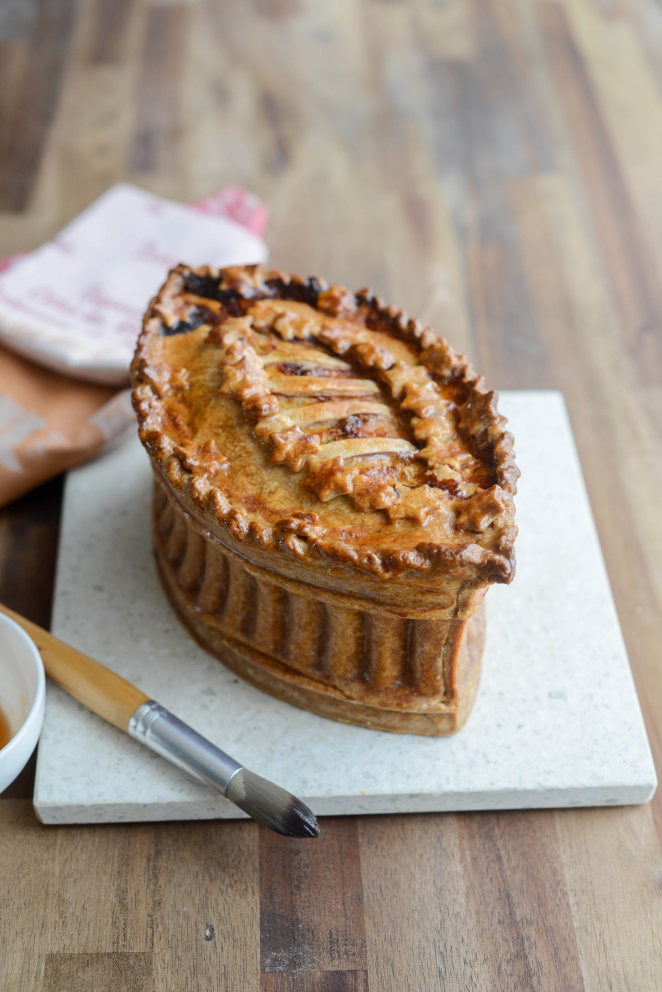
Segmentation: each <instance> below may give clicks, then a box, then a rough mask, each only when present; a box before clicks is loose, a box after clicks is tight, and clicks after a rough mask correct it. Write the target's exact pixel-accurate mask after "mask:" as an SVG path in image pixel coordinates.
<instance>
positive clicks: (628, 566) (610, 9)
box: [0, 0, 662, 992]
mask: <svg viewBox="0 0 662 992" xmlns="http://www.w3.org/2000/svg"><path fill="white" fill-rule="evenodd" d="M0 115H1V119H2V129H1V131H0V254H2V253H5V254H9V253H12V252H16V251H21V250H28V249H30V248H33V247H35V246H36V245H38V244H39V243H40V242H41V241H43V240H44V239H45V238H47V237H49V236H50V235H52V234H53V233H54V232H55V231H57V230H58V229H59V228H60V227H61V226H62V225H63V224H64V223H65V222H66V221H68V220H69V219H71V218H72V217H74V216H75V215H76V214H77V213H78V212H79V211H80V210H81V209H83V208H84V207H86V206H87V205H88V204H89V203H90V202H91V201H92V200H93V199H94V198H95V197H97V196H98V195H99V194H100V193H102V192H103V191H104V190H105V189H106V188H107V186H108V185H109V184H110V183H112V182H115V181H117V180H129V181H132V182H136V183H138V184H140V185H142V186H144V187H146V188H148V189H151V190H154V191H156V192H159V193H162V194H164V195H168V196H171V197H173V198H175V199H178V200H182V201H184V200H188V199H193V198H195V197H199V196H202V195H204V194H206V193H209V192H211V191H212V190H214V189H216V188H218V187H220V186H222V185H223V184H229V183H241V184H243V185H245V186H247V187H248V188H250V189H253V190H254V191H255V192H256V193H258V194H259V195H260V196H262V197H263V198H264V199H265V200H266V201H267V203H268V204H269V207H270V210H271V222H270V227H269V233H268V239H269V243H270V246H271V249H272V260H273V262H274V263H275V264H276V265H278V266H280V267H282V268H284V269H292V270H294V271H301V272H303V273H313V272H316V273H317V272H319V273H320V274H323V275H325V276H326V277H327V278H328V279H330V280H333V281H341V282H347V283H348V284H349V285H350V286H353V287H356V288H358V287H359V286H362V285H365V284H370V285H372V286H373V288H374V289H376V290H377V291H379V292H380V293H382V294H383V295H384V296H386V297H387V298H388V299H389V300H390V301H392V302H394V303H397V304H398V305H401V306H404V307H406V308H407V309H408V310H409V311H410V312H411V313H412V314H413V315H415V316H417V317H420V318H422V319H423V320H425V321H428V322H430V323H431V324H433V326H435V327H437V328H438V329H440V330H441V331H443V333H444V334H445V335H446V336H447V337H448V338H449V339H450V340H451V342H452V343H453V344H454V345H455V346H456V347H457V348H459V349H460V350H463V351H466V352H468V353H469V355H470V356H471V358H472V360H473V361H474V363H475V364H476V366H477V367H478V368H479V369H480V370H481V371H482V372H484V374H485V375H486V376H487V378H488V381H489V382H490V384H492V385H494V386H496V387H501V388H532V387H554V388H558V389H562V390H563V392H564V393H565V396H566V398H567V401H568V405H569V409H570V413H571V418H572V423H573V427H574V430H575V434H576V438H577V442H578V446H579V451H580V455H581V459H582V465H583V468H584V472H585V475H586V479H587V484H588V489H589V494H590V497H591V502H592V506H593V511H594V514H595V518H596V522H597V526H598V530H599V533H600V538H601V541H602V546H603V550H604V554H605V558H606V562H607V567H608V571H609V575H610V579H611V583H612V587H613V590H614V595H615V599H616V605H617V609H618V613H619V616H620V620H621V623H622V626H623V631H624V635H625V639H626V642H627V647H628V651H629V654H630V658H631V661H632V666H633V669H634V673H635V679H636V682H637V687H638V690H639V694H640V698H641V701H642V706H643V709H644V714H645V718H646V723H647V727H648V731H649V734H650V737H651V741H652V745H653V748H654V751H655V755H656V759H657V760H658V763H659V759H660V757H661V756H662V664H661V646H660V644H661V640H662V513H660V505H661V496H660V493H661V492H662V278H661V271H662V7H661V6H660V4H659V2H657V0H559V2H548V0H409V2H405V0H400V2H397V0H356V2H351V0H337V2H335V3H331V2H324V0H321V2H317V3H315V2H312V0H309V2H304V0H250V2H248V0H247V2H246V3H242V4H238V3H231V2H230V0H181V2H176V0H158V2H157V0H153V2H146V0H78V2H74V0H27V2H21V0H12V2H11V3H7V4H5V5H4V6H3V8H2V12H0ZM550 485H552V486H562V485H563V480H562V479H560V478H558V477H557V476H556V474H555V472H554V466H553V465H551V466H550ZM60 501H61V482H60V481H59V480H58V481H54V482H52V483H50V484H48V485H46V486H44V487H42V489H40V490H38V491H37V492H35V493H32V494H30V495H29V496H27V497H26V498H25V499H23V500H22V501H20V502H18V503H16V504H14V505H13V506H11V507H8V508H7V509H6V510H5V511H3V512H2V514H0V600H2V601H4V602H6V603H7V604H8V605H9V606H11V607H13V608H15V609H17V610H19V611H20V612H22V613H24V614H25V615H26V616H28V617H29V618H31V619H32V620H34V621H35V622H37V623H39V624H42V625H48V621H49V612H50V602H51V594H52V583H53V574H54V565H55V557H56V547H57V528H58V519H59V509H60ZM545 525H546V526H554V522H553V521H546V522H545ZM614 746H615V747H617V746H618V727H614ZM32 775H33V770H32V769H31V768H28V769H27V771H26V772H25V773H24V774H23V775H22V776H21V777H20V779H19V780H18V781H17V782H16V783H15V784H14V785H13V786H12V787H11V788H10V790H8V792H7V793H6V794H5V797H4V799H3V802H1V803H0V838H1V839H2V843H0V877H1V878H2V880H3V895H2V899H1V900H0V989H1V990H2V992H33V990H34V992H39V990H43V992H56V990H58V992H59V990H65V989H66V990H68V992H76V990H78V989H85V990H86V992H87V990H95V992H106V990H108V992H110V990H113V992H114V990H117V989H126V990H133V992H143V990H144V992H162V990H164V989H177V990H182V992H185V990H192V992H193V990H209V989H222V990H224V992H245V990H249V989H256V990H262V992H366V990H368V989H370V990H372V992H404V990H416V992H432V990H437V989H443V990H458V992H465V990H481V992H483V990H485V992H488V990H489V992H510V990H516V992H519V990H529V989H531V990H536V992H538V990H539V992H556V990H559V992H579V990H585V992H606V990H614V992H630V990H631V992H659V990H660V989H662V949H661V943H660V934H661V933H662V908H661V905H660V903H661V899H660V891H661V889H660V879H661V878H662V858H661V853H660V845H661V842H662V795H660V793H658V795H657V796H656V797H655V798H654V800H653V801H652V802H651V803H650V804H649V805H646V806H641V807H631V808H622V809H613V808H611V809H601V810H564V811H558V812H554V811H535V812H517V813H478V814H458V815H449V814H443V815H442V814H439V815H437V814H434V815H433V814H430V815H425V816H422V815H417V816H388V817H364V818H355V819H327V820H324V821H323V833H322V838H321V839H320V840H319V842H310V841H292V840H286V839H283V838H280V837H277V836H275V835H272V834H270V833H268V832H266V831H264V830H262V829H260V828H258V827H257V826H256V825H255V824H252V823H243V822H236V823H234V822H220V823H213V822H205V823H181V824H172V823H170V824H141V825H132V826H94V827H59V828H54V827H43V826H41V825H40V824H39V823H38V822H37V821H36V820H35V817H34V815H33V812H32V808H31V804H30V802H29V796H30V789H31V782H32Z"/></svg>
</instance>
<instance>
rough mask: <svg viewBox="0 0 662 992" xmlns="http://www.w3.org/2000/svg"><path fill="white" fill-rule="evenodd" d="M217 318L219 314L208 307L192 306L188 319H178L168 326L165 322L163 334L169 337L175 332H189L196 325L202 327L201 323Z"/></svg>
mask: <svg viewBox="0 0 662 992" xmlns="http://www.w3.org/2000/svg"><path fill="white" fill-rule="evenodd" d="M217 319H218V317H217V314H215V313H214V311H213V310H209V309H208V308H207V307H201V306H197V307H191V309H190V310H189V312H188V316H187V318H186V320H178V321H177V323H176V324H173V325H172V327H167V326H166V324H163V325H162V327H161V334H162V335H163V337H168V338H170V337H173V335H175V334H187V333H188V332H189V331H194V330H195V329H196V327H200V325H201V324H209V323H214V322H215V321H216V320H217Z"/></svg>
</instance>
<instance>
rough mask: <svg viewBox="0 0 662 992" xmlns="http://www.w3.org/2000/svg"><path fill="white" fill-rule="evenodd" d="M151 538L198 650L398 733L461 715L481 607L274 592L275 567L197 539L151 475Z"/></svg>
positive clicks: (452, 723)
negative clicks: (371, 604) (257, 567)
mask: <svg viewBox="0 0 662 992" xmlns="http://www.w3.org/2000/svg"><path fill="white" fill-rule="evenodd" d="M154 538H155V548H156V553H157V559H158V564H159V570H160V574H161V578H162V581H163V583H164V585H165V588H166V591H167V593H168V596H169V598H170V599H171V601H172V603H173V605H174V606H175V608H176V609H177V612H178V613H179V615H180V616H181V618H182V619H183V620H184V622H185V623H186V624H187V625H188V626H189V628H190V629H191V630H192V632H193V633H194V634H195V636H196V637H197V639H198V640H199V641H200V642H201V643H202V644H203V646H205V647H206V648H208V649H210V650H211V651H212V652H213V653H215V654H217V655H218V656H219V657H221V659H222V660H223V661H225V662H226V663H227V664H229V665H230V667H231V668H233V669H235V670H236V671H238V672H239V673H240V674H241V675H243V676H246V677H248V678H249V679H251V680H252V681H254V682H257V683H258V684H260V685H261V687H262V688H266V689H267V690H268V691H270V692H272V693H274V694H276V695H281V696H282V697H283V698H287V699H288V700H289V701H291V702H295V703H297V702H299V704H300V705H304V706H305V707H306V708H309V709H313V710H315V711H316V712H322V713H323V715H326V716H331V717H333V718H335V719H340V720H345V721H348V722H357V723H361V724H364V725H365V724H367V725H368V726H374V727H384V728H385V729H389V730H396V731H401V732H415V733H429V734H439V733H451V732H453V731H455V730H457V729H458V728H459V725H460V723H461V721H462V720H463V718H464V716H465V715H466V713H468V710H469V708H470V701H471V700H472V699H473V694H474V692H475V687H476V684H477V680H478V674H479V670H480V651H479V650H474V651H473V652H471V651H470V650H469V649H468V641H469V635H470V633H471V630H472V628H473V630H474V640H476V632H478V635H479V634H480V629H481V625H482V613H479V614H478V616H477V618H474V619H473V620H472V619H470V620H466V619H449V620H426V619H414V618H408V617H401V616H389V615H386V614H383V613H373V612H368V611H366V610H365V609H363V608H360V607H359V606H356V607H353V606H351V605H349V604H350V602H351V601H349V600H347V601H346V602H347V604H348V605H340V604H339V603H338V602H337V601H332V600H333V598H332V597H330V598H329V599H328V600H325V599H323V598H320V590H319V589H311V588H310V587H306V586H304V585H303V584H302V585H301V589H300V591H293V590H292V588H290V589H285V588H283V587H282V586H281V585H280V584H279V582H278V578H279V577H278V576H277V575H274V577H273V579H274V581H270V580H269V579H268V578H266V577H265V576H264V574H252V570H249V568H250V565H249V566H248V567H247V564H248V563H246V562H245V561H244V560H242V559H241V558H240V557H239V556H238V555H236V554H234V553H233V552H232V551H231V550H230V549H229V548H226V547H224V546H223V545H222V544H221V542H220V541H218V540H215V539H210V537H209V536H208V535H207V536H206V537H205V536H203V535H202V534H201V533H200V530H199V528H198V525H197V524H196V522H195V521H194V520H193V518H192V517H191V516H190V515H189V514H188V513H187V512H186V511H185V510H184V509H183V508H182V506H181V505H180V504H178V503H177V502H176V501H175V500H174V499H173V497H172V496H171V495H170V494H169V493H168V492H167V491H166V489H165V488H164V486H163V485H161V484H160V483H159V482H158V481H157V482H156V484H155V490H154ZM306 590H307V592H306ZM321 595H322V596H323V592H322V593H321ZM478 640H480V636H478ZM258 669H261V670H262V672H261V673H260V671H258ZM265 676H268V682H269V684H264V679H265ZM465 683H466V684H467V685H468V686H469V691H468V692H467V691H465V692H464V693H463V698H462V700H459V688H460V687H461V686H462V685H464V684H465ZM297 693H298V694H299V695H301V694H302V693H303V696H304V697H305V698H304V699H303V701H302V702H300V701H299V700H298V699H297ZM311 697H312V698H311ZM440 728H441V729H440Z"/></svg>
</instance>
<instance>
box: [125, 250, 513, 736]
mask: <svg viewBox="0 0 662 992" xmlns="http://www.w3.org/2000/svg"><path fill="white" fill-rule="evenodd" d="M132 377H133V386H134V388H133V401H134V406H135V408H136V411H137V414H138V420H139V433H140V438H141V440H142V443H143V444H144V446H145V447H146V449H147V451H148V452H149V454H150V456H151V463H152V468H153V472H154V480H155V485H154V543H155V549H156V556H157V562H158V567H159V571H160V575H161V579H162V581H163V585H164V587H165V591H166V593H167V595H168V597H169V599H170V602H171V604H172V606H173V608H174V609H175V611H176V612H177V614H178V615H179V617H180V618H181V620H182V621H183V622H184V624H185V625H186V626H187V627H188V629H189V630H190V632H191V633H192V634H193V636H194V637H195V638H196V639H197V640H198V641H199V642H200V643H201V644H202V645H203V646H204V647H205V648H207V649H208V650H209V651H211V652H212V653H213V654H215V655H217V656H218V657H219V658H220V659H221V660H222V661H223V662H224V663H225V664H226V665H227V666H229V667H230V668H231V669H233V670H234V671H235V672H237V673H238V674H239V675H241V676H243V677H244V678H246V679H248V680H250V681H251V682H253V683H254V684H255V685H257V686H259V687H260V688H261V689H264V690H266V691H267V692H270V693H272V694H274V695H276V696H279V697H280V698H282V699H286V700H288V701H289V702H291V703H295V704H296V705H298V706H302V707H304V708H306V709H309V710H312V711H314V712H315V713H318V714H321V715H323V716H326V717H331V718H334V719H336V720H343V721H346V722H349V723H356V724H361V725H363V726H367V727H373V728H379V729H382V730H389V731H398V732H403V733H416V734H432V735H442V734H449V733H453V732H454V731H456V730H458V729H459V727H461V726H462V724H463V722H464V721H465V720H466V718H467V716H468V714H469V712H470V709H471V706H472V703H473V700H474V697H475V694H476V689H477V685H478V678H479V673H480V666H481V657H482V651H483V637H484V618H483V610H482V607H481V603H482V600H483V597H484V594H485V592H486V590H487V588H488V586H489V585H491V584H492V583H494V582H501V583H507V582H510V581H511V579H512V578H513V575H514V570H515V556H514V549H513V545H514V541H515V536H516V533H517V530H516V527H515V524H514V505H513V497H514V494H515V491H516V482H517V477H518V475H519V472H518V470H517V467H516V465H515V462H514V456H513V438H512V435H511V434H510V433H508V432H507V431H506V430H505V424H506V421H505V419H504V418H503V417H502V416H500V415H499V413H498V411H497V407H496V396H495V393H494V392H492V391H488V390H487V389H486V388H485V385H484V382H483V379H482V378H478V377H477V376H476V375H475V373H474V372H473V370H472V369H471V366H470V365H469V363H468V362H467V360H466V359H465V358H464V357H462V356H461V355H459V354H457V353H456V352H455V351H454V350H453V349H452V348H451V347H450V346H449V345H448V344H447V342H446V341H444V340H443V339H442V338H440V337H439V336H438V335H437V334H436V333H434V332H433V331H432V330H430V329H429V328H426V327H424V326H423V325H422V324H421V323H419V322H418V321H416V320H410V319H409V318H408V317H407V315H406V314H404V313H403V312H402V311H401V310H398V309H396V308H395V307H392V306H386V305H385V304H384V302H383V301H382V300H381V299H379V298H377V297H375V296H374V294H372V293H371V292H370V291H369V290H362V291H360V292H358V293H353V292H350V291H349V290H347V289H345V288H344V287H342V286H328V285H327V284H326V283H324V282H322V281H321V280H320V279H317V278H310V279H303V278H300V277H298V276H289V275H285V274H284V273H282V272H278V271H265V270H263V269H262V268H260V267H258V266H244V267H233V268H227V269H221V270H219V269H214V268H209V267H203V268H199V269H190V268H188V267H187V266H185V265H179V266H177V268H175V269H173V270H172V271H171V272H170V274H169V276H168V279H167V280H166V282H165V284H164V285H163V287H162V288H161V290H160V291H159V293H158V295H157V296H156V297H155V298H154V299H153V300H152V302H151V304H150V306H149V308H148V310H147V313H146V315H145V319H144V324H143V330H142V334H141V336H140V339H139V342H138V347H137V351H136V355H135V358H134V361H133V365H132Z"/></svg>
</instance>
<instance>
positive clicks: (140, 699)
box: [0, 604, 319, 837]
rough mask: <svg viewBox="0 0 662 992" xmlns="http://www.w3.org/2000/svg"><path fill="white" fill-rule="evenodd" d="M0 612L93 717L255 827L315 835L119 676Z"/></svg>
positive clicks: (275, 794) (286, 802)
mask: <svg viewBox="0 0 662 992" xmlns="http://www.w3.org/2000/svg"><path fill="white" fill-rule="evenodd" d="M0 610H1V611H2V612H3V613H6V614H7V616H8V617H11V619H12V620H15V621H16V623H17V624H19V626H21V627H22V628H23V630H24V631H25V632H26V634H28V635H29V637H31V638H32V640H33V641H34V643H35V645H36V647H37V650H38V651H39V653H40V655H41V658H42V661H43V663H44V668H45V670H46V674H47V675H48V677H49V678H50V679H52V680H53V682H56V683H57V684H58V685H59V686H60V687H61V688H62V689H64V690H65V692H68V693H69V695H70V696H73V697H74V699H77V700H78V701H79V702H81V703H83V705H84V706H87V708H88V709H89V710H92V712H93V713H96V714H97V715H98V716H100V717H102V718H103V719H104V720H107V721H108V723H112V724H113V726H115V727H118V728H119V729H120V730H123V731H124V732H125V733H128V734H129V736H130V737H133V738H135V739H136V740H137V741H140V742H141V743H142V744H145V745H146V746H147V747H148V748H150V749H151V750H152V751H156V753H157V754H160V755H161V756H162V757H164V758H167V760H168V761H170V762H172V763H173V764H174V765H177V766H178V767H179V768H183V769H184V770H185V771H187V772H189V774H191V775H193V776H194V777H195V778H197V779H198V780H199V781H201V782H204V783H205V785H208V786H210V787H211V788H212V789H215V790H216V791H217V792H220V793H221V795H223V796H225V797H226V799H229V800H230V802H233V803H234V804H235V806H238V807H239V809H242V810H243V811H244V813H248V815H249V816H251V817H252V818H253V819H254V820H257V821H258V823H263V824H264V825H265V826H266V827H270V828H271V829H272V830H275V831H276V832H277V833H279V834H285V836H287V837H318V836H319V824H318V822H317V819H316V818H315V816H314V815H313V813H312V812H311V810H310V809H308V807H307V806H306V805H305V804H304V803H302V802H301V800H300V799H297V798H296V797H295V796H293V795H291V793H289V792H287V791H286V790H285V789H281V788H280V786H278V785H274V783H273V782H269V781H267V779H264V778H261V776H260V775H256V774H255V772H252V771H250V770H249V769H248V768H244V767H243V765H241V764H240V763H239V762H238V761H235V760H234V758H231V757H230V755H229V754H226V753H225V752H224V751H221V750H220V749H219V748H217V747H216V746H215V745H214V744H212V743H211V741H208V740H207V739H206V738H205V737H202V735H201V734H198V733H197V732H196V731H195V730H193V728H192V727H189V726H188V725H187V724H186V723H183V722H182V720H180V719H178V717H176V716H175V715H174V714H173V713H171V712H170V711H169V710H167V709H166V708H165V707H164V706H161V705H160V704H159V703H157V702H156V701H155V700H154V699H150V698H149V696H146V695H145V694H144V693H143V692H141V691H140V689H137V688H136V686H135V685H132V684H131V683H130V682H127V681H126V679H123V678H122V677H121V675H117V674H116V673H115V672H113V671H111V670H110V669H109V668H106V667H105V666H104V665H102V664H100V663H99V662H98V661H94V660H93V659H92V658H88V656H87V655H85V654H83V653H82V652H81V651H77V650H76V649H75V648H72V647H71V646H70V645H69V644H65V643H64V641H60V640H59V639H58V638H57V637H54V636H53V635H52V634H49V633H48V632H47V631H45V630H42V628H41V627H38V626H37V625H36V624H34V623H32V622H31V621H30V620H26V619H25V618H24V617H22V616H20V615H19V614H18V613H14V611H13V610H10V609H8V608H7V607H6V606H3V605H1V604H0Z"/></svg>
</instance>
